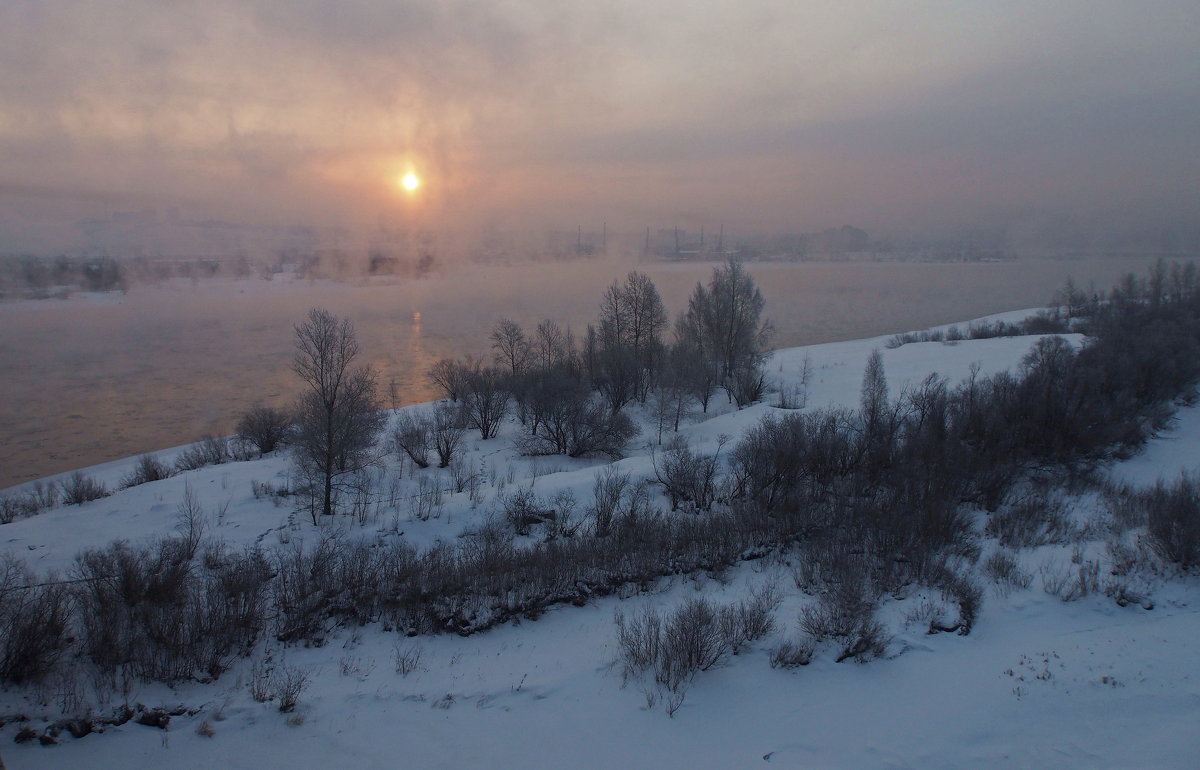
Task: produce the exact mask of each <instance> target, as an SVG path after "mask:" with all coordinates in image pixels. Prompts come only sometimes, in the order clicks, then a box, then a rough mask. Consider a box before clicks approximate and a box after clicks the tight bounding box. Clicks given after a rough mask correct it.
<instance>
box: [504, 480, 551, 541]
mask: <svg viewBox="0 0 1200 770" xmlns="http://www.w3.org/2000/svg"><path fill="white" fill-rule="evenodd" d="M500 504H501V505H502V506H503V510H504V520H505V522H507V523H508V526H509V528H510V529H512V531H513V533H514V534H516V535H522V536H524V535H528V534H529V530H530V527H532V526H534V525H537V524H542V523H544V522H547V521H552V520H553V519H554V516H555V513H554V511H553V510H552V509H550V508H547V507H546V503H545V501H543V500H542V499H541V498H540V497H538V495H537V494H536V493H534V491H533V487H532V486H529V487H517V489H516V490H514V491H513V493H512V494H510V495H507V496H504V497H502V498H501V500H500Z"/></svg>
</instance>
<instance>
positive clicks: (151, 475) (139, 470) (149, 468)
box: [121, 454, 173, 489]
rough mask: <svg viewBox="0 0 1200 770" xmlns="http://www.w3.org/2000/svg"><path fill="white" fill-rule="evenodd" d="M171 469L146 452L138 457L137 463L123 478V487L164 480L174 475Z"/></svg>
mask: <svg viewBox="0 0 1200 770" xmlns="http://www.w3.org/2000/svg"><path fill="white" fill-rule="evenodd" d="M172 475H173V474H172V472H171V469H170V468H168V467H167V466H166V465H164V464H163V463H161V462H159V460H158V458H157V457H155V456H154V455H152V454H144V455H142V456H141V457H139V458H138V461H137V465H136V466H134V468H133V470H132V471H130V472H129V474H128V475H127V476H125V478H123V479H121V487H122V488H126V489H127V488H129V487H136V486H138V485H139V484H149V483H150V482H151V481H162V480H163V479H166V478H170V477H171V476H172Z"/></svg>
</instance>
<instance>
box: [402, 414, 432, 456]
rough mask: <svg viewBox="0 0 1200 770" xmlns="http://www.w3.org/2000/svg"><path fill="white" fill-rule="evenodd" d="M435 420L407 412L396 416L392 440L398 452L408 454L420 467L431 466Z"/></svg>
mask: <svg viewBox="0 0 1200 770" xmlns="http://www.w3.org/2000/svg"><path fill="white" fill-rule="evenodd" d="M432 434H433V420H432V419H430V418H429V417H427V416H424V415H421V416H417V415H414V414H412V413H410V412H405V413H404V414H401V415H400V416H399V417H397V418H396V428H395V430H394V431H393V432H392V441H393V442H394V443H395V445H396V452H397V453H400V452H403V453H404V454H406V455H408V459H410V460H412V461H413V463H414V464H415V465H416V466H417V467H418V468H428V467H429V450H430V449H431V448H432V445H433V435H432Z"/></svg>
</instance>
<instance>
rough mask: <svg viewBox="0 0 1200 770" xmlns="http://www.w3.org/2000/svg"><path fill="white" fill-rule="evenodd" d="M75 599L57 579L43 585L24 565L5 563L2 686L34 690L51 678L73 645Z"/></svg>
mask: <svg viewBox="0 0 1200 770" xmlns="http://www.w3.org/2000/svg"><path fill="white" fill-rule="evenodd" d="M70 598H71V597H70V594H69V592H68V591H67V587H66V586H64V585H62V584H60V583H58V582H57V581H56V580H55V578H54V576H53V575H51V576H50V577H49V579H48V580H47V581H44V582H39V581H38V580H37V578H36V577H35V576H34V574H33V573H32V572H30V571H29V570H28V569H27V568H26V567H25V566H24V565H23V564H21V563H20V562H15V561H12V560H10V559H7V558H6V559H3V560H0V682H4V683H8V684H16V685H22V684H28V683H32V682H38V681H41V680H43V679H44V678H45V677H46V676H48V675H49V674H50V673H51V671H52V670H53V669H54V666H55V664H56V663H57V662H58V660H59V658H60V657H61V656H62V654H63V652H65V651H66V649H67V647H68V646H69V644H70V640H69V639H68V634H69V632H70V617H71V603H70Z"/></svg>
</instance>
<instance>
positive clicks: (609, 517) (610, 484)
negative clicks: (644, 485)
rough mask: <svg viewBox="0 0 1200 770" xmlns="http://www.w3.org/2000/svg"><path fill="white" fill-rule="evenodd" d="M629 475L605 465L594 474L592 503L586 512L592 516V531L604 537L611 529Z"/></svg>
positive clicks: (627, 485) (628, 480)
mask: <svg viewBox="0 0 1200 770" xmlns="http://www.w3.org/2000/svg"><path fill="white" fill-rule="evenodd" d="M630 486H631V484H630V476H629V474H628V473H621V472H620V471H618V470H617V469H616V467H615V466H612V465H608V466H605V467H604V469H603V470H601V471H600V472H598V473H597V474H596V482H595V484H594V485H593V487H592V505H591V506H590V507H589V508H588V514H589V515H590V516H591V518H592V533H593V534H594V535H595V536H596V537H605V536H607V535H608V533H609V532H610V531H611V530H612V525H613V521H614V519H615V517H616V515H617V513H618V512H619V510H620V508H621V500H622V499H623V498H624V497H625V496H626V492H627V490H628V489H629V488H630Z"/></svg>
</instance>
